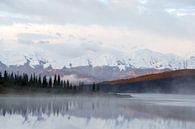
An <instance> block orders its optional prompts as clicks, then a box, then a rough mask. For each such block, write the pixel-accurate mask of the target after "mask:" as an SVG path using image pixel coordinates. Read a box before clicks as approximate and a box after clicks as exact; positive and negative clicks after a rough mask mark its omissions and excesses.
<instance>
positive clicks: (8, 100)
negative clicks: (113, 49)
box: [0, 95, 195, 129]
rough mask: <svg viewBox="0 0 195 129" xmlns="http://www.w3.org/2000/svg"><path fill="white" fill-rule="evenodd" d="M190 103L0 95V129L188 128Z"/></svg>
mask: <svg viewBox="0 0 195 129" xmlns="http://www.w3.org/2000/svg"><path fill="white" fill-rule="evenodd" d="M177 101H178V100H177ZM194 127H195V108H194V107H193V106H173V105H158V104H155V103H151V102H149V101H148V100H145V101H140V100H138V99H136V98H133V99H132V98H117V97H94V96H90V97H87V96H73V95H67V96H0V129H10V128H19V129H32V128H35V129H46V128H47V129H54V128H55V129H65V128H67V129H92V128H93V129H113V128H115V129H129V128H133V129H140V128H144V129H157V128H158V129H161V128H162V129H164V128H165V129H169V128H170V129H172V128H177V129H192V128H194Z"/></svg>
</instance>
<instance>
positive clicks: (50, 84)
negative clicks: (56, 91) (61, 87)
mask: <svg viewBox="0 0 195 129" xmlns="http://www.w3.org/2000/svg"><path fill="white" fill-rule="evenodd" d="M49 87H52V78H51V77H50V78H49Z"/></svg>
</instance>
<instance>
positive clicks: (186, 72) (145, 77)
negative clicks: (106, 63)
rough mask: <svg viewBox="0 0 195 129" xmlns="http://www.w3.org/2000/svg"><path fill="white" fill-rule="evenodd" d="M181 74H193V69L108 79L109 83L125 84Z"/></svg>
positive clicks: (194, 74)
mask: <svg viewBox="0 0 195 129" xmlns="http://www.w3.org/2000/svg"><path fill="white" fill-rule="evenodd" d="M182 76H195V69H182V70H175V71H167V72H162V73H155V74H148V75H144V76H140V77H136V78H130V79H121V80H114V81H110V82H109V83H111V84H126V83H135V82H141V81H151V80H160V79H166V78H174V77H182Z"/></svg>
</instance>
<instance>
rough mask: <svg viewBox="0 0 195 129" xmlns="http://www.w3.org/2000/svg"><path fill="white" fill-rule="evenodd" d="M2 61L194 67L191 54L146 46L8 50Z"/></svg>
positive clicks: (39, 64) (57, 65)
mask: <svg viewBox="0 0 195 129" xmlns="http://www.w3.org/2000/svg"><path fill="white" fill-rule="evenodd" d="M0 61H2V62H3V63H5V64H6V65H23V64H24V63H25V62H27V64H28V65H29V66H31V67H32V68H35V67H44V68H46V67H49V66H50V65H51V66H52V67H53V68H58V69H59V68H63V67H68V68H71V67H77V66H93V67H95V66H104V65H106V66H117V67H118V68H119V69H120V70H125V69H126V68H127V67H132V68H155V69H165V68H169V69H173V70H175V69H184V68H195V56H193V55H191V56H190V58H187V59H184V58H182V57H178V56H176V55H173V54H162V53H159V52H155V51H152V50H148V49H140V50H135V51H132V52H130V53H124V52H120V51H115V52H114V53H111V52H105V53H103V54H102V55H101V53H99V52H87V55H86V56H79V57H76V58H66V56H65V55H52V54H47V53H43V52H40V53H39V52H34V53H32V52H31V53H26V54H25V53H20V52H19V53H18V54H17V53H14V52H13V53H9V54H5V55H1V56H0Z"/></svg>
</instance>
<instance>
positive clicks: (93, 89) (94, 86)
mask: <svg viewBox="0 0 195 129" xmlns="http://www.w3.org/2000/svg"><path fill="white" fill-rule="evenodd" d="M92 91H93V92H95V91H96V85H95V82H93V85H92Z"/></svg>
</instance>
